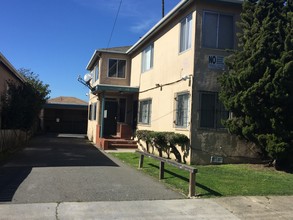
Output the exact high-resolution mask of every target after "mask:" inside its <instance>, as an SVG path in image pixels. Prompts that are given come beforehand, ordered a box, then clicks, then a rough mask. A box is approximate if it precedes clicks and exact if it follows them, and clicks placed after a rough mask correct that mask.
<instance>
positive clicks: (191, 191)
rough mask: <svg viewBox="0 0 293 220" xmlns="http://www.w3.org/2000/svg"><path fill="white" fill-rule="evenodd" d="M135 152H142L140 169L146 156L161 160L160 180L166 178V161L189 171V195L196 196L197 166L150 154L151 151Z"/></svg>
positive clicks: (140, 152) (137, 151)
mask: <svg viewBox="0 0 293 220" xmlns="http://www.w3.org/2000/svg"><path fill="white" fill-rule="evenodd" d="M135 152H136V153H139V154H140V159H139V164H138V168H139V169H141V168H142V167H143V160H144V156H146V157H151V158H153V159H155V160H159V161H160V173H159V179H160V180H161V179H164V168H165V163H168V164H170V165H172V166H174V167H177V168H179V169H182V170H186V171H189V193H188V196H189V197H192V196H195V174H196V173H197V169H196V168H194V167H192V166H189V165H186V164H182V163H178V162H176V161H173V160H170V159H167V158H162V157H158V156H156V155H153V154H149V153H146V152H143V151H139V150H136V151H135Z"/></svg>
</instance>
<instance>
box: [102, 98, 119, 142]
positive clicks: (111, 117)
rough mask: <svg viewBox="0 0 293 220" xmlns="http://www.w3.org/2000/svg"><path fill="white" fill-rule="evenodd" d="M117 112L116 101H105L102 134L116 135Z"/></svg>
mask: <svg viewBox="0 0 293 220" xmlns="http://www.w3.org/2000/svg"><path fill="white" fill-rule="evenodd" d="M117 112H118V102H117V101H116V100H115V101H114V100H113V101H112V100H111V101H109V100H106V101H105V112H104V135H105V136H109V135H116V131H117Z"/></svg>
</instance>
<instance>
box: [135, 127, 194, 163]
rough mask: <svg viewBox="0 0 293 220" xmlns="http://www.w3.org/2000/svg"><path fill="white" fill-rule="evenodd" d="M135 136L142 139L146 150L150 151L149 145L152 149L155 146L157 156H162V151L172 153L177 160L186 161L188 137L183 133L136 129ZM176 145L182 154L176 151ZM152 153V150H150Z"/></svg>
mask: <svg viewBox="0 0 293 220" xmlns="http://www.w3.org/2000/svg"><path fill="white" fill-rule="evenodd" d="M136 136H137V139H138V141H140V140H142V141H144V142H145V143H146V148H147V151H148V152H150V147H152V149H153V150H154V148H156V149H157V150H158V152H159V156H160V157H162V155H163V152H165V153H166V154H167V155H168V158H170V154H171V153H172V154H174V156H175V157H176V160H177V161H178V162H182V158H183V162H184V163H186V161H185V158H186V157H187V156H188V151H189V138H188V137H187V136H186V135H184V134H178V133H174V132H157V131H149V130H137V131H136ZM176 146H180V147H181V150H182V152H183V153H184V154H183V157H182V155H181V153H180V152H179V151H178V149H177V147H176ZM152 153H153V152H152Z"/></svg>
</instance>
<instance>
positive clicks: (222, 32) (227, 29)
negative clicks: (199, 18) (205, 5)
mask: <svg viewBox="0 0 293 220" xmlns="http://www.w3.org/2000/svg"><path fill="white" fill-rule="evenodd" d="M233 24H234V21H233V16H232V15H226V14H220V13H216V12H204V17H203V26H202V30H203V35H202V42H203V46H204V47H207V48H216V49H233V47H234V28H233V27H234V25H233Z"/></svg>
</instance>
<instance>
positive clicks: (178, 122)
mask: <svg viewBox="0 0 293 220" xmlns="http://www.w3.org/2000/svg"><path fill="white" fill-rule="evenodd" d="M185 96H186V97H187V103H186V109H184V108H183V109H181V107H182V104H181V105H180V101H181V97H185ZM175 101H176V104H175V108H176V109H175V127H177V128H187V127H188V125H189V121H188V120H189V104H190V94H189V92H181V93H177V94H176V97H175ZM182 114H183V115H182ZM179 115H180V116H179ZM180 117H183V118H180Z"/></svg>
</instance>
